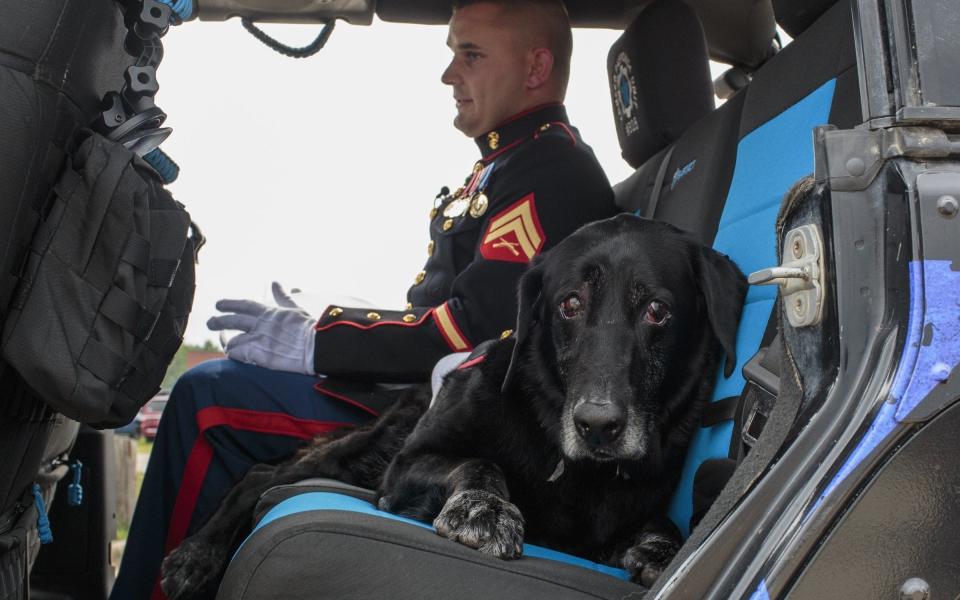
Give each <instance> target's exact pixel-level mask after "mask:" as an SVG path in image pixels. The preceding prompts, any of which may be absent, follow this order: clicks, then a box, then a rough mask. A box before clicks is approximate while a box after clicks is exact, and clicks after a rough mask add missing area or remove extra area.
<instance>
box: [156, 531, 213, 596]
mask: <svg viewBox="0 0 960 600" xmlns="http://www.w3.org/2000/svg"><path fill="white" fill-rule="evenodd" d="M226 563H227V553H226V551H225V550H224V549H223V548H221V547H219V546H217V545H214V544H211V543H209V542H207V541H205V540H202V539H196V538H187V539H186V540H184V542H183V543H182V544H180V546H179V547H178V548H177V549H176V550H174V551H173V552H171V553H170V555H169V556H167V558H165V559H164V560H163V565H162V566H161V568H160V571H161V576H160V587H161V588H163V592H164V594H166V596H167V599H168V600H188V599H189V598H197V597H203V596H206V595H210V596H212V595H213V592H215V591H216V589H217V586H218V585H219V579H220V575H221V574H222V572H223V569H224V567H226Z"/></svg>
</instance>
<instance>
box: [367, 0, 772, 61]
mask: <svg viewBox="0 0 960 600" xmlns="http://www.w3.org/2000/svg"><path fill="white" fill-rule="evenodd" d="M651 1H652V0H566V5H567V10H568V11H569V12H570V19H571V21H572V23H573V26H574V27H596V28H606V29H624V28H626V26H627V25H629V24H630V21H631V20H632V19H633V17H634V16H635V15H636V14H637V13H638V12H640V10H641V9H643V7H644V6H646V5H647V4H649V3H650V2H651ZM686 2H687V4H689V5H690V6H691V7H692V8H693V9H694V10H695V11H696V13H697V15H698V16H699V17H700V21H701V23H703V29H704V33H705V34H706V38H707V46H708V48H709V49H710V57H711V58H713V59H714V60H717V61H720V62H725V63H730V64H734V65H738V66H742V67H746V68H748V69H752V68H756V67H757V66H759V65H760V64H761V63H763V61H764V60H766V59H767V58H768V57H769V54H770V48H771V43H772V40H773V36H774V33H775V29H776V24H775V22H774V16H773V7H772V5H771V0H686ZM450 4H451V3H450V0H379V1H378V2H377V16H378V17H380V18H381V19H383V20H384V21H391V22H396V23H421V24H444V23H446V22H448V21H449V20H450Z"/></svg>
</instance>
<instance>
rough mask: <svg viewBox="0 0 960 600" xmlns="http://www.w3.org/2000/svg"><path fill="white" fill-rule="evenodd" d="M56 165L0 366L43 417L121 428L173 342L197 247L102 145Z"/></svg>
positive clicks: (83, 147)
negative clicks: (15, 375)
mask: <svg viewBox="0 0 960 600" xmlns="http://www.w3.org/2000/svg"><path fill="white" fill-rule="evenodd" d="M84 135H85V136H86V139H84V140H83V142H82V143H81V144H80V145H79V147H78V149H77V151H76V152H75V153H74V154H73V155H72V156H71V157H70V159H69V160H68V161H67V165H66V167H65V169H64V172H63V174H62V175H61V176H60V178H59V180H58V182H57V184H56V185H55V186H54V194H52V195H51V200H50V201H49V204H48V205H47V206H46V207H44V208H45V210H44V214H43V215H42V217H41V222H40V224H39V225H38V227H37V231H36V233H35V235H34V237H33V241H32V245H31V249H30V252H29V254H28V256H27V258H26V260H25V262H24V264H23V266H22V269H21V272H20V282H19V284H18V286H17V290H16V292H15V294H14V297H13V301H12V303H11V306H10V307H9V311H8V313H7V315H6V319H5V322H4V325H3V334H2V341H0V344H2V354H3V358H4V359H5V360H6V361H7V362H8V363H9V364H10V365H11V366H12V367H13V368H14V369H16V370H17V372H19V373H20V375H21V376H22V377H23V379H24V380H25V381H26V382H27V384H28V385H29V386H30V387H31V388H32V389H33V390H34V391H35V392H36V393H37V395H38V396H40V397H41V398H43V399H44V400H45V401H46V402H47V403H48V404H49V405H50V406H51V407H52V408H54V409H55V410H57V411H59V412H61V413H63V414H64V415H66V416H67V417H69V418H71V419H75V420H77V421H80V422H82V423H88V424H91V425H93V426H95V427H116V426H118V425H122V424H124V423H127V422H129V421H130V420H131V419H133V417H134V415H136V413H137V411H138V410H139V408H140V407H141V406H142V405H143V404H144V403H145V402H146V401H147V400H149V399H150V398H151V397H152V396H153V395H154V394H156V392H157V391H158V390H159V389H160V383H161V382H162V381H163V377H164V374H165V373H166V370H167V366H168V365H169V364H170V361H171V360H172V359H173V355H174V354H175V353H176V351H177V349H178V348H179V347H180V344H181V342H182V341H183V333H184V330H185V329H186V325H187V317H188V316H189V314H190V307H191V305H192V303H193V292H194V263H195V261H196V254H197V252H198V250H199V249H200V246H201V245H202V244H203V236H202V235H201V234H200V232H199V230H198V229H197V228H196V226H195V225H193V224H192V223H191V220H190V215H189V214H187V211H186V210H184V208H183V205H181V204H180V203H179V202H177V201H176V200H174V199H173V197H172V196H171V195H170V193H169V192H168V191H167V190H166V189H164V187H163V184H162V182H161V180H160V177H159V176H158V175H157V173H156V171H154V170H153V168H151V167H150V166H149V165H148V164H147V163H146V162H144V161H143V160H142V159H140V158H139V157H138V156H136V155H135V154H134V153H133V152H132V151H130V150H128V149H127V148H125V147H124V146H123V145H121V144H118V143H116V142H111V141H108V140H107V139H106V138H104V137H103V136H101V135H99V134H96V133H93V132H89V131H87V132H84Z"/></svg>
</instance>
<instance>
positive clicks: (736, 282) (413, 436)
mask: <svg viewBox="0 0 960 600" xmlns="http://www.w3.org/2000/svg"><path fill="white" fill-rule="evenodd" d="M745 293H746V281H745V280H744V277H743V275H742V274H741V273H740V272H739V270H738V269H737V268H736V267H735V266H734V265H733V263H732V262H731V261H730V260H729V259H727V258H726V257H724V256H722V255H720V254H718V253H716V252H714V251H713V250H711V249H708V248H704V247H703V246H701V245H700V244H698V243H696V242H695V241H693V240H692V239H691V238H690V237H688V236H687V235H686V234H683V233H682V232H680V231H679V230H677V229H675V228H673V227H671V226H669V225H666V224H663V223H658V222H655V221H647V220H644V219H639V218H636V217H631V216H627V215H621V216H619V217H615V218H613V219H608V220H606V221H601V222H598V223H595V224H593V225H589V226H586V227H584V228H582V229H580V230H579V231H577V232H576V233H574V234H573V235H571V236H570V237H569V238H567V239H566V240H564V241H563V242H561V243H560V244H558V245H557V246H556V247H555V248H554V249H553V250H551V251H550V252H548V253H546V254H545V255H543V256H541V257H538V258H537V259H535V260H534V262H533V264H532V265H531V268H530V269H529V270H528V271H527V273H526V274H525V275H524V277H523V279H522V280H521V283H520V293H519V305H520V309H519V313H518V320H517V327H516V333H515V335H514V336H513V337H511V338H508V339H506V340H501V341H499V342H496V343H494V344H493V345H492V346H490V348H489V350H488V352H487V354H486V358H485V359H484V360H483V361H482V362H480V363H478V364H476V365H475V366H472V367H469V368H465V369H459V370H455V371H454V372H452V373H451V374H450V375H448V376H447V378H446V379H445V381H444V385H443V388H442V390H441V392H440V394H439V396H438V398H437V401H436V403H435V404H434V405H433V406H432V407H431V408H430V409H429V410H427V411H426V413H425V414H423V416H422V418H419V420H417V417H419V416H420V414H422V413H423V411H424V410H425V408H426V401H425V400H424V395H423V394H422V393H421V394H411V395H410V396H408V397H406V398H404V399H403V400H401V401H400V402H398V403H397V404H396V405H395V406H394V407H393V408H391V410H390V411H387V413H385V415H384V416H383V417H382V418H381V419H380V420H378V421H377V422H375V423H374V424H371V425H368V426H364V427H361V428H358V429H355V430H353V431H352V432H351V433H348V434H342V435H341V436H340V437H338V438H336V439H333V440H329V439H328V440H320V441H319V442H316V443H314V444H312V445H311V446H310V447H309V448H308V449H307V450H305V451H304V452H302V453H301V454H300V455H299V457H298V458H296V459H294V460H293V461H290V462H288V463H286V464H284V465H281V466H279V467H268V468H264V469H262V470H260V471H256V470H255V471H256V472H255V471H251V474H250V475H248V476H247V477H246V478H245V479H244V480H243V481H242V482H241V483H240V484H239V485H238V486H237V488H235V489H234V490H233V491H232V492H231V497H234V500H231V498H230V497H228V499H227V501H225V502H224V507H222V508H221V509H220V510H219V511H218V513H217V514H215V515H214V517H213V518H212V519H211V521H210V523H208V524H207V525H206V526H205V527H204V528H203V529H201V530H200V531H199V532H198V533H197V535H196V536H194V537H192V538H189V539H188V540H186V541H185V542H184V544H183V545H182V546H181V548H180V549H178V550H176V551H175V552H174V553H172V554H171V556H170V557H168V558H167V560H166V561H165V562H164V568H163V571H164V577H163V587H164V590H165V591H166V592H167V595H168V597H169V598H170V599H171V600H180V599H182V598H191V597H194V591H193V590H195V589H199V588H200V587H202V586H207V587H208V586H212V585H213V584H214V583H215V581H217V580H219V577H220V575H221V574H222V571H223V568H224V567H225V564H226V557H227V556H229V555H230V554H231V553H232V548H233V547H234V546H235V545H236V544H237V543H239V541H240V540H242V539H243V536H244V535H245V534H246V530H248V529H249V523H248V521H249V515H250V512H251V511H252V508H253V505H254V503H255V502H256V497H257V496H259V494H260V493H261V492H262V491H263V490H264V489H265V488H267V487H269V486H270V485H273V484H279V483H285V482H288V481H295V480H298V479H302V478H305V477H310V476H328V477H329V476H332V477H336V478H339V479H342V480H344V481H346V482H348V483H354V484H356V485H361V486H366V487H377V488H378V490H379V498H380V499H379V506H380V507H381V508H382V509H385V510H389V511H392V512H395V513H398V514H402V515H405V516H409V517H413V518H415V519H420V520H432V521H433V524H434V526H435V528H436V529H437V532H438V534H440V535H442V536H444V537H447V538H450V539H453V540H456V541H458V542H460V543H463V544H465V545H468V546H470V547H473V548H477V549H478V550H480V551H481V552H484V553H487V554H490V555H493V556H497V557H500V558H504V559H511V558H517V557H519V556H520V553H521V549H522V543H523V541H524V540H529V541H531V542H534V543H538V544H543V545H546V546H549V547H551V548H555V549H557V550H561V551H564V552H569V553H571V554H575V555H579V556H583V557H587V558H590V559H593V560H596V561H601V562H607V563H609V564H613V565H615V566H621V567H624V568H626V569H627V570H628V571H629V572H630V574H631V577H632V579H633V580H634V581H637V582H640V583H643V584H645V585H650V584H652V582H653V581H654V580H655V579H656V577H657V576H658V575H659V574H660V572H661V571H662V570H663V569H664V568H665V567H666V565H667V564H668V563H669V561H670V560H671V558H672V557H673V555H674V554H675V553H676V551H677V549H678V548H679V544H680V538H679V534H678V532H677V531H676V528H675V527H674V526H673V525H672V523H670V521H669V520H668V519H667V518H666V516H665V510H666V507H667V503H668V502H669V499H670V497H671V495H672V494H673V490H674V488H675V487H676V483H677V480H678V478H679V475H680V470H681V467H682V465H683V459H684V455H685V453H686V449H687V445H688V443H689V440H690V437H691V435H692V432H693V430H694V428H695V427H697V425H698V420H699V415H700V410H701V408H702V406H703V404H704V403H705V402H706V401H707V400H708V399H709V396H710V393H711V390H712V387H713V381H714V379H715V373H716V368H717V366H718V365H719V360H720V356H721V351H725V352H726V355H727V366H726V371H727V372H728V373H729V372H730V370H731V369H732V368H733V365H734V364H735V363H736V357H735V355H734V341H735V338H736V331H737V324H738V321H739V316H740V310H741V307H742V304H743V298H744V294H745ZM572 294H575V295H576V296H577V298H578V299H579V305H578V306H577V305H576V304H573V305H571V304H569V303H568V304H567V306H566V308H567V309H569V308H570V307H571V306H573V307H574V308H577V309H578V310H579V312H578V313H577V311H576V310H567V311H566V312H567V316H568V317H570V318H564V316H563V315H562V314H561V309H560V305H561V304H562V303H563V302H564V300H565V299H567V298H569V297H570V296H571V295H572ZM654 301H656V302H658V303H659V304H655V305H651V303H652V302H654ZM573 313H576V314H573ZM648 313H649V314H648ZM658 322H659V324H658ZM414 424H415V425H416V426H415V428H414V427H413V425H414ZM411 429H412V432H410V430H411ZM404 439H405V442H403V440H404ZM401 446H402V447H401ZM390 457H392V460H390ZM388 461H389V466H388V467H387V468H386V472H385V473H384V472H383V471H382V470H381V469H383V467H384V466H386V464H387V462H388ZM269 477H273V479H272V480H270V481H266V480H267V479H268V478H269ZM381 478H382V481H381ZM248 480H250V481H248ZM238 500H242V501H238ZM240 511H243V512H240ZM238 522H243V524H244V527H238V526H237V523H238ZM238 530H240V531H238ZM217 532H229V533H230V535H229V536H225V535H224V534H223V533H217ZM210 546H222V547H224V548H230V550H228V551H222V552H221V553H219V554H215V553H214V558H213V559H212V560H211V559H210V555H211V550H210ZM191 565H195V566H192V567H191ZM201 572H202V573H205V574H207V577H206V579H204V580H203V582H201V583H198V582H197V580H195V579H193V577H195V576H194V575H192V574H193V573H201ZM208 589H209V587H208Z"/></svg>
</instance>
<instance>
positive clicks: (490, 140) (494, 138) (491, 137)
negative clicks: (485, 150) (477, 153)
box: [487, 131, 500, 150]
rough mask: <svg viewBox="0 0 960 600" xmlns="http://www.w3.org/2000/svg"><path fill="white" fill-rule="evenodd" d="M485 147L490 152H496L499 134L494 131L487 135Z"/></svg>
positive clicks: (498, 144)
mask: <svg viewBox="0 0 960 600" xmlns="http://www.w3.org/2000/svg"><path fill="white" fill-rule="evenodd" d="M487 145H488V146H490V149H491V150H496V149H497V148H498V147H499V146H500V134H499V133H498V132H496V131H491V132H490V133H488V134H487Z"/></svg>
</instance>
